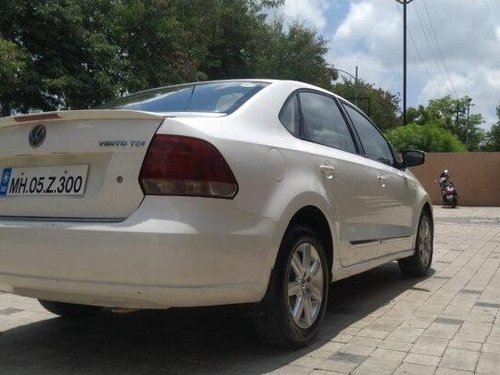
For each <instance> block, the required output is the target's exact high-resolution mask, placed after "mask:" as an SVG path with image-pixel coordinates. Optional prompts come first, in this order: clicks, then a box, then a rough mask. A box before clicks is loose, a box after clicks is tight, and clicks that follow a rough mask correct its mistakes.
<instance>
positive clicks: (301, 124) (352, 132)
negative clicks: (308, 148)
mask: <svg viewBox="0 0 500 375" xmlns="http://www.w3.org/2000/svg"><path fill="white" fill-rule="evenodd" d="M302 92H310V93H313V94H318V95H322V96H326V97H327V98H330V99H332V100H333V103H334V104H335V105H336V106H337V108H338V109H339V111H340V114H341V115H342V118H343V119H344V122H345V124H346V127H347V130H348V131H349V134H350V135H351V139H352V142H353V144H354V148H355V149H356V152H351V151H347V150H342V149H340V148H337V147H334V146H332V145H327V144H324V143H320V142H316V141H313V140H310V139H307V138H305V137H304V116H303V114H302V103H301V101H300V95H299V94H300V93H302ZM294 96H295V97H296V98H297V104H298V109H299V134H298V135H297V134H293V133H292V132H290V131H289V130H288V129H287V127H286V126H285V125H284V124H283V123H282V122H281V119H280V117H281V113H282V112H283V111H284V108H285V107H286V105H287V104H288V103H289V102H290V100H291V99H292V98H293V97H294ZM278 119H279V121H280V124H281V125H283V127H284V128H285V130H286V131H287V132H289V133H290V134H291V135H292V136H294V137H295V138H298V139H300V140H302V141H306V142H311V143H315V144H318V145H321V146H325V147H330V148H332V149H335V150H339V151H343V152H348V153H350V154H353V155H361V156H364V151H363V150H362V148H361V144H360V143H359V136H358V134H357V133H355V130H354V128H353V127H352V125H351V123H350V121H349V118H348V117H347V115H346V113H345V110H344V108H342V106H341V105H340V102H339V100H338V98H337V97H336V96H335V95H333V94H328V93H325V92H322V91H317V90H313V89H308V88H301V89H297V90H295V91H293V92H292V93H291V94H290V95H288V97H287V98H286V100H285V102H284V103H283V106H282V107H281V109H280V111H279V114H278Z"/></svg>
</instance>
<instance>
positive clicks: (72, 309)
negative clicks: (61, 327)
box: [38, 299, 102, 318]
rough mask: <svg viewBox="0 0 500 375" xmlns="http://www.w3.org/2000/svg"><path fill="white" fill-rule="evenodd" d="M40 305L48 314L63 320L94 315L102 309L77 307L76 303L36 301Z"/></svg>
mask: <svg viewBox="0 0 500 375" xmlns="http://www.w3.org/2000/svg"><path fill="white" fill-rule="evenodd" d="M38 302H40V304H41V305H42V306H43V307H44V308H45V309H46V310H47V311H49V312H51V313H52V314H55V315H59V316H60V317H63V318H76V317H84V316H89V315H93V314H96V313H97V312H99V311H100V310H101V309H102V308H101V307H98V306H90V305H78V304H76V303H66V302H56V301H47V300H42V299H40V300H38Z"/></svg>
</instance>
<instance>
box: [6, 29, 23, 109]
mask: <svg viewBox="0 0 500 375" xmlns="http://www.w3.org/2000/svg"><path fill="white" fill-rule="evenodd" d="M26 65H27V53H26V51H25V50H23V49H22V48H21V47H19V46H18V45H16V44H15V43H13V42H10V41H8V40H5V39H2V38H1V37H0V98H3V103H2V104H3V105H1V104H0V109H1V112H0V114H1V115H4V116H7V115H9V114H10V111H11V102H12V100H13V98H15V97H16V95H17V92H18V90H19V87H20V86H21V85H22V81H21V77H20V74H21V73H22V72H23V70H24V68H25V67H26Z"/></svg>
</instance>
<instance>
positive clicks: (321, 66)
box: [251, 20, 331, 89]
mask: <svg viewBox="0 0 500 375" xmlns="http://www.w3.org/2000/svg"><path fill="white" fill-rule="evenodd" d="M254 41H255V43H256V44H255V48H254V53H253V56H254V58H253V59H252V62H251V66H252V75H253V76H254V77H270V78H275V79H292V80H297V81H303V82H308V83H311V84H314V85H317V86H321V87H323V88H326V89H330V88H331V73H330V68H329V66H328V64H327V62H326V60H325V58H324V56H325V54H326V52H327V51H328V48H327V47H326V44H327V43H326V41H325V40H324V39H323V38H322V37H321V36H318V35H317V33H316V32H315V31H313V30H309V29H307V28H306V27H305V26H304V25H303V24H301V23H297V22H296V23H293V24H292V25H290V26H289V27H288V28H285V27H284V25H283V22H282V21H280V20H278V21H275V22H273V23H272V24H271V25H267V24H266V25H265V27H264V28H262V29H261V30H260V35H256V37H255V38H254Z"/></svg>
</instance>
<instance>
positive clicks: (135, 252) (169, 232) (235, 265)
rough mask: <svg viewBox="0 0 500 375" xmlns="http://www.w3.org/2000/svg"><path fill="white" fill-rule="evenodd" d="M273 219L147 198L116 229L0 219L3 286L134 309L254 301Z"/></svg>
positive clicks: (269, 253) (264, 274)
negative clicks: (0, 220)
mask: <svg viewBox="0 0 500 375" xmlns="http://www.w3.org/2000/svg"><path fill="white" fill-rule="evenodd" d="M279 227H280V225H279V222H278V221H276V220H271V219H267V218H262V217H259V216H256V215H253V214H249V213H246V212H243V211H241V210H239V209H237V208H236V207H235V205H234V202H232V201H228V200H218V199H206V198H182V197H146V199H145V200H144V202H143V203H142V204H141V206H140V207H139V209H138V210H137V211H136V212H135V213H134V214H133V215H132V216H130V217H129V218H128V219H127V220H125V221H123V222H119V223H82V222H73V223H70V222H33V221H31V222H27V221H2V222H0V290H3V291H6V292H10V293H15V294H19V295H25V296H29V297H35V298H42V299H49V300H56V301H64V302H75V303H84V304H93V305H100V306H112V307H114V306H116V307H131V308H168V307H184V306H208V305H221V304H235V303H247V302H257V301H260V300H261V299H262V298H263V296H264V294H265V291H266V289H267V284H268V280H269V275H270V270H271V268H272V266H273V264H274V259H275V256H276V253H277V248H278V246H279V239H278V238H277V237H276V232H277V230H278V228H279Z"/></svg>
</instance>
